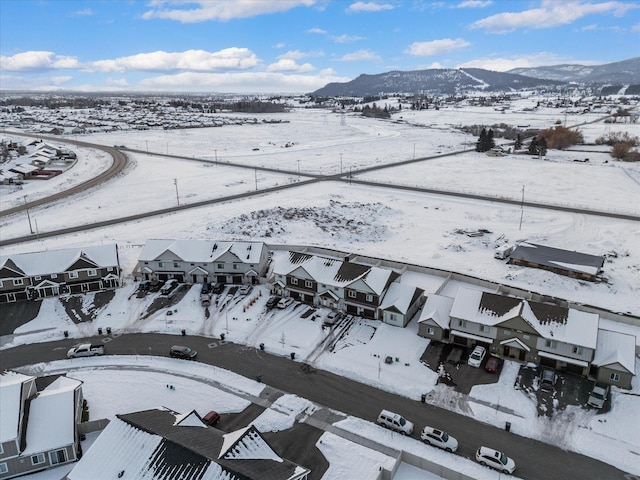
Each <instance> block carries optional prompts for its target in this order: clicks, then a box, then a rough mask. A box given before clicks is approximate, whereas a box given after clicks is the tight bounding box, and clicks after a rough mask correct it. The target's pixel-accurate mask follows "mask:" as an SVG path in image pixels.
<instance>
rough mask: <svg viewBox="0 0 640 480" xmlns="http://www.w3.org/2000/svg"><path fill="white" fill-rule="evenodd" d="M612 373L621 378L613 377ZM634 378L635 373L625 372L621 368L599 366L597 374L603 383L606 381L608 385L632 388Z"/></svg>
mask: <svg viewBox="0 0 640 480" xmlns="http://www.w3.org/2000/svg"><path fill="white" fill-rule="evenodd" d="M612 374H617V375H618V376H619V377H620V378H619V380H618V381H615V380H613V379H612V378H611V375H612ZM632 379H633V375H632V374H631V373H629V372H626V371H625V372H623V371H620V370H615V369H612V368H607V367H600V368H598V374H597V376H596V380H597V381H598V382H601V383H606V384H608V385H612V386H615V387H620V388H626V389H631V380H632Z"/></svg>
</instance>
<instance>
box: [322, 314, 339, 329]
mask: <svg viewBox="0 0 640 480" xmlns="http://www.w3.org/2000/svg"><path fill="white" fill-rule="evenodd" d="M341 318H342V313H340V312H329V315H327V318H325V319H324V322H322V325H323V326H324V327H330V326H332V325H335V324H336V323H337V322H338V321H339V320H340V319H341Z"/></svg>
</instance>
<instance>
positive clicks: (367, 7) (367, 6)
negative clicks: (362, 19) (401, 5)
mask: <svg viewBox="0 0 640 480" xmlns="http://www.w3.org/2000/svg"><path fill="white" fill-rule="evenodd" d="M394 8H395V7H394V6H393V5H390V4H388V3H376V2H356V3H352V4H351V5H349V8H347V11H348V12H355V13H359V12H382V11H384V10H393V9H394Z"/></svg>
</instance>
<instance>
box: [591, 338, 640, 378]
mask: <svg viewBox="0 0 640 480" xmlns="http://www.w3.org/2000/svg"><path fill="white" fill-rule="evenodd" d="M635 353H636V337H635V335H629V334H626V333H621V332H614V331H612V330H602V329H601V330H598V347H597V349H596V354H595V356H594V357H593V361H592V362H591V363H592V364H593V365H596V366H598V367H606V366H609V365H614V364H616V363H617V364H619V365H620V366H621V367H623V368H624V369H625V370H627V371H628V372H630V373H635Z"/></svg>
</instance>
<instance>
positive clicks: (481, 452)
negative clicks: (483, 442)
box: [476, 447, 516, 473]
mask: <svg viewBox="0 0 640 480" xmlns="http://www.w3.org/2000/svg"><path fill="white" fill-rule="evenodd" d="M476 461H477V462H478V463H480V465H483V466H485V467H491V468H495V469H496V470H500V471H501V472H502V473H513V472H514V470H515V469H516V462H514V461H513V460H512V459H511V458H509V457H507V456H506V455H505V454H504V453H502V452H499V451H498V450H494V449H493V448H488V447H480V448H479V449H478V451H477V452H476Z"/></svg>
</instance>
